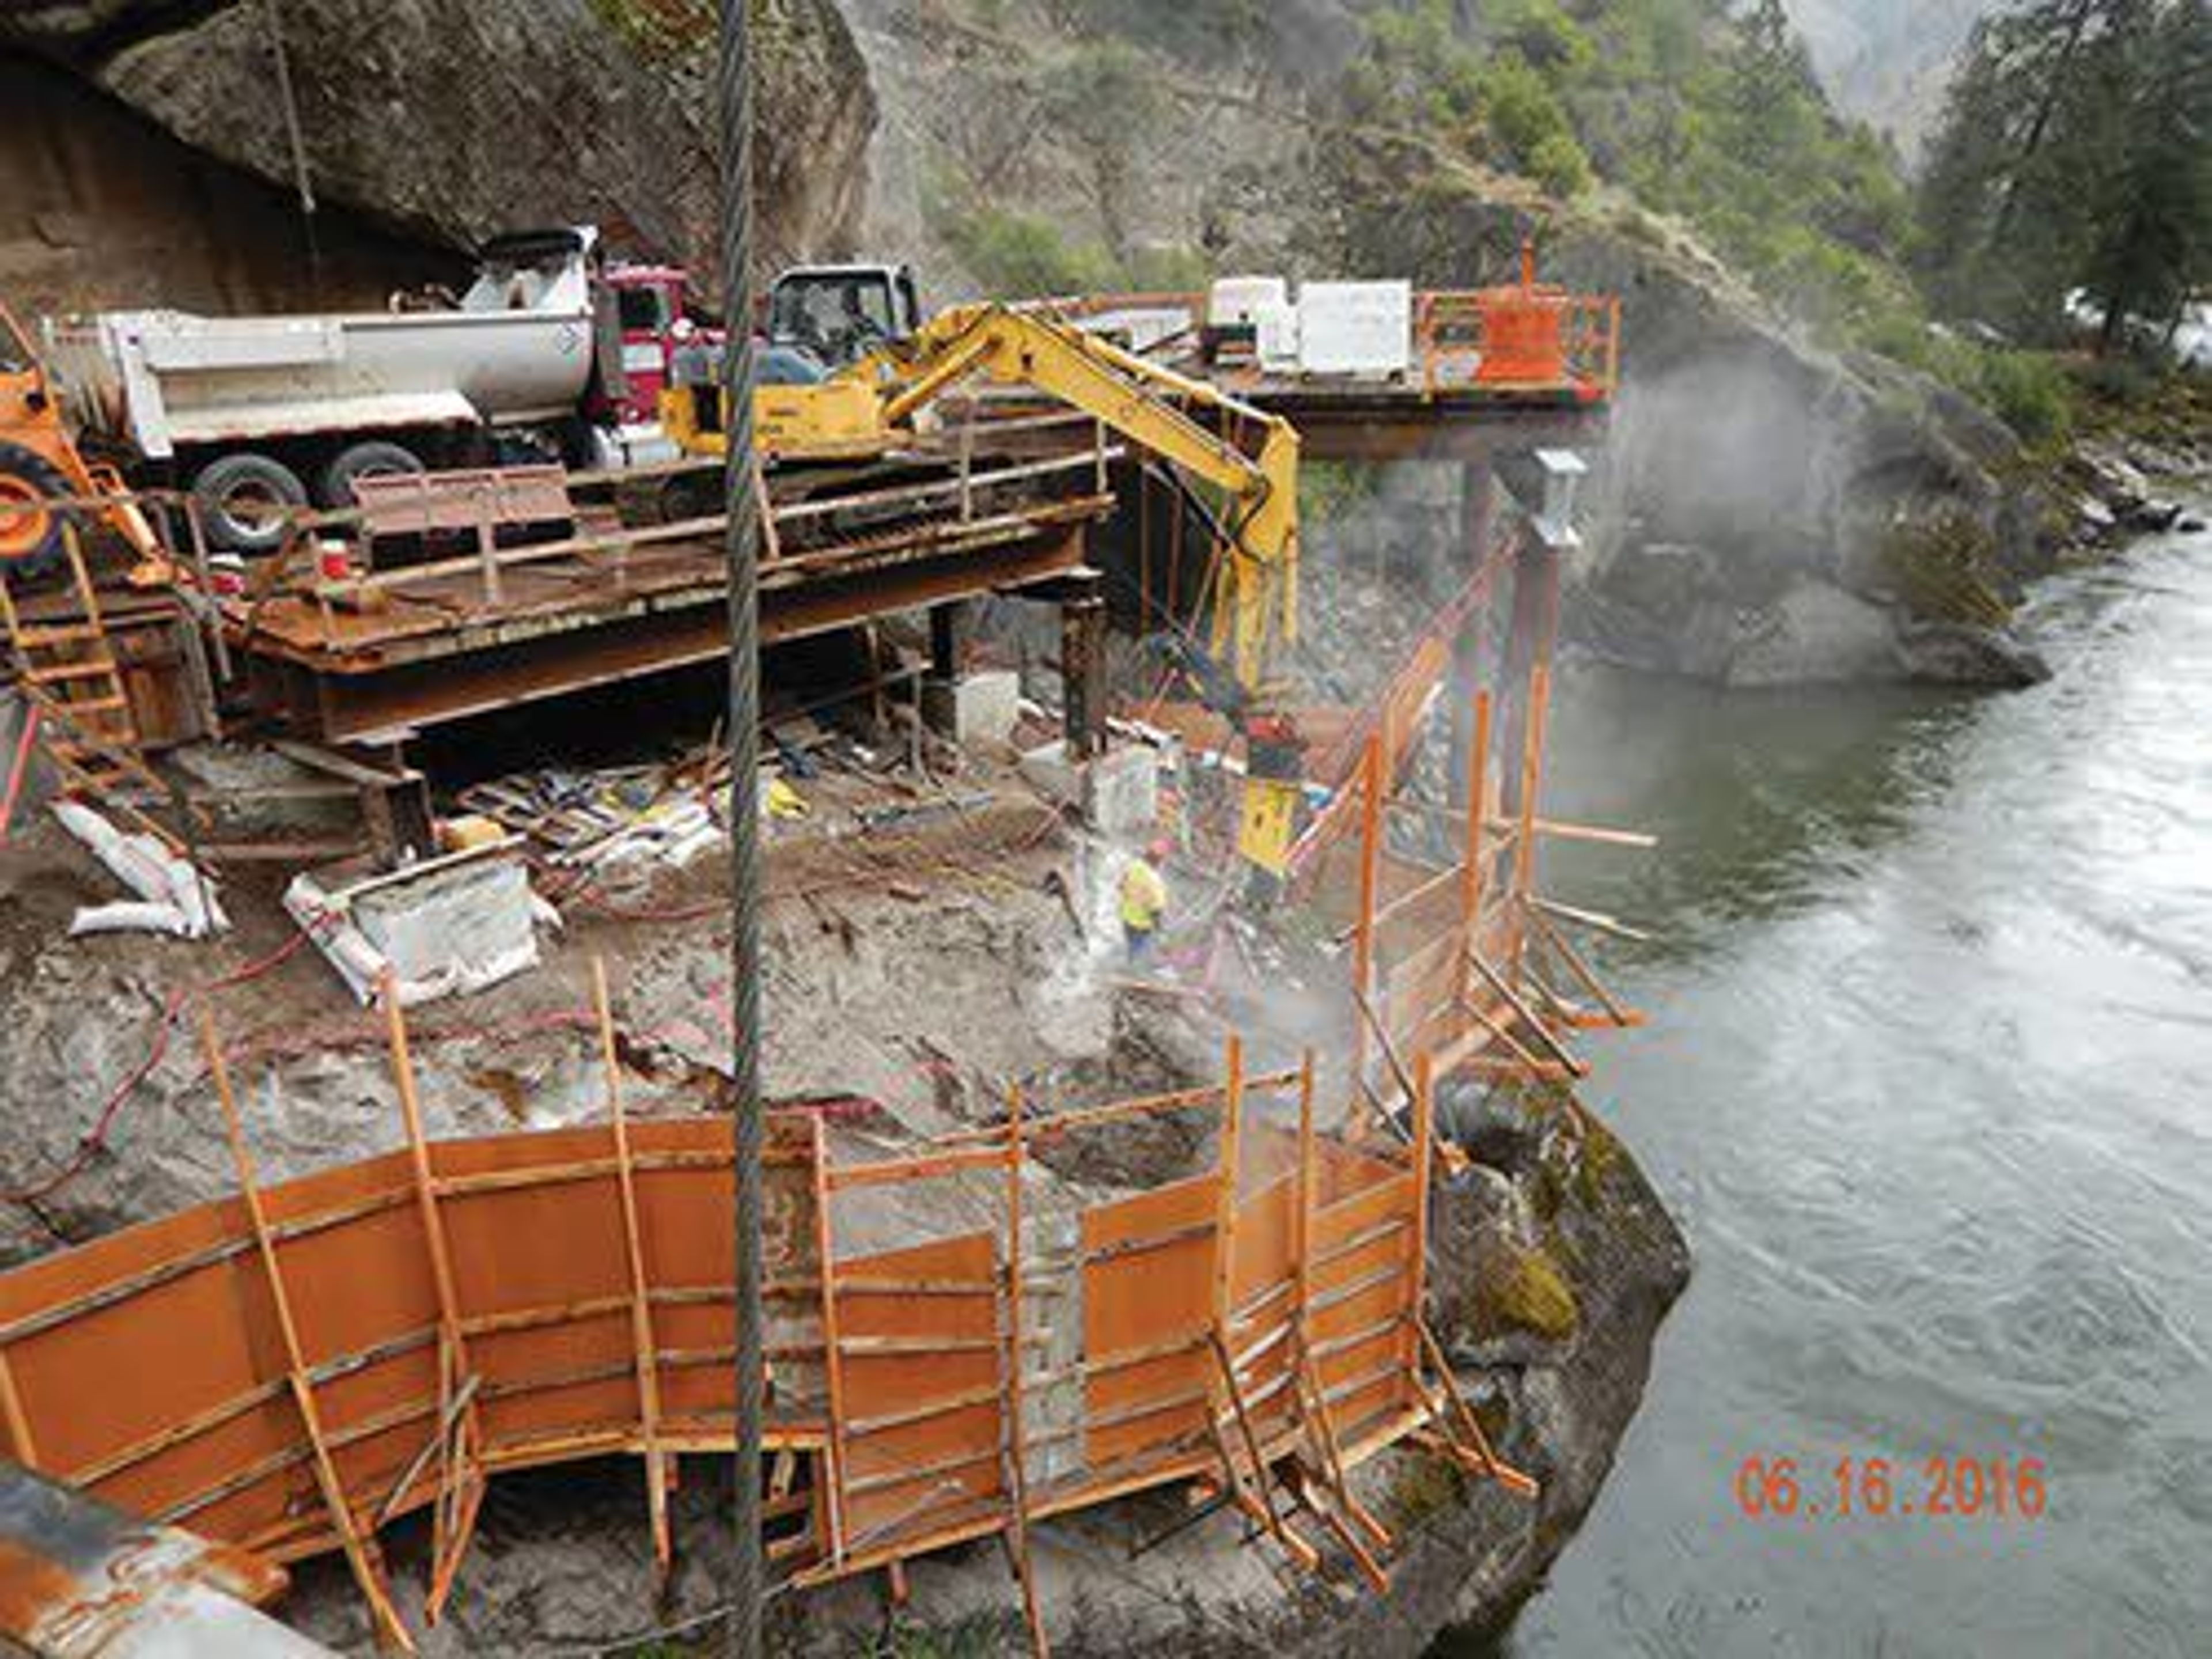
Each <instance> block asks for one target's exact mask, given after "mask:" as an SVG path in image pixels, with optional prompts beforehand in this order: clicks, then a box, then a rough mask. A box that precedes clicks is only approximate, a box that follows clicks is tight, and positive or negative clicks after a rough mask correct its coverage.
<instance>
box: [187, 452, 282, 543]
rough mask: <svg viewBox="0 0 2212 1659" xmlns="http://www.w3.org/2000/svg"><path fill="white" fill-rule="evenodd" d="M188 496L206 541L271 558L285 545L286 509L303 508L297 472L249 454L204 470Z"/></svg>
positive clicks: (268, 457)
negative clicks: (204, 528) (197, 507)
mask: <svg viewBox="0 0 2212 1659" xmlns="http://www.w3.org/2000/svg"><path fill="white" fill-rule="evenodd" d="M192 495H193V496H194V498H195V499H197V501H198V502H199V504H200V513H201V517H202V520H204V523H205V524H206V526H207V536H208V540H209V542H210V544H213V545H214V546H216V547H219V548H222V549H223V550H225V551H227V552H231V553H274V552H275V551H276V550H277V549H278V548H280V547H282V546H283V544H284V521H285V519H286V517H287V509H289V508H291V507H305V506H306V505H307V486H306V485H305V484H303V483H301V482H300V475H299V474H298V473H296V472H295V471H292V469H291V468H290V467H289V466H287V465H284V463H283V462H282V461H280V460H278V459H276V458H275V457H274V456H272V455H263V454H258V453H256V452H254V451H252V450H250V449H249V450H240V452H239V453H236V454H234V455H224V456H221V457H219V458H217V459H215V460H212V461H210V462H209V463H208V464H207V465H205V466H204V467H202V468H201V469H200V472H199V476H198V477H197V478H195V479H193V480H192Z"/></svg>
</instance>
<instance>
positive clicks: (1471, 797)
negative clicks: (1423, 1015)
mask: <svg viewBox="0 0 2212 1659" xmlns="http://www.w3.org/2000/svg"><path fill="white" fill-rule="evenodd" d="M1490 718H1491V708H1490V693H1489V692H1487V691H1477V692H1476V693H1475V694H1474V743H1473V746H1472V748H1471V749H1470V750H1469V752H1468V760H1467V823H1466V834H1467V850H1466V853H1465V859H1466V862H1465V863H1463V864H1462V866H1460V890H1459V931H1460V939H1461V941H1462V945H1461V950H1462V954H1461V956H1460V958H1459V961H1458V963H1457V968H1458V972H1457V974H1456V975H1455V979H1456V983H1455V986H1454V987H1453V994H1454V996H1455V998H1456V1000H1459V1001H1461V1002H1465V1001H1466V1000H1468V993H1469V991H1470V990H1471V989H1472V988H1473V985H1472V981H1471V978H1470V975H1472V973H1473V971H1474V969H1473V967H1472V964H1470V963H1468V960H1467V957H1466V954H1465V953H1466V952H1467V951H1472V950H1474V948H1475V946H1476V942H1477V938H1478V935H1477V933H1476V928H1477V927H1478V925H1479V924H1480V921H1481V918H1482V896H1483V894H1482V888H1483V875H1484V871H1483V867H1482V864H1483V860H1484V859H1485V858H1486V857H1487V856H1488V854H1486V852H1485V851H1484V850H1483V844H1482V837H1483V829H1484V826H1485V824H1486V823H1487V821H1488V819H1489V817H1490Z"/></svg>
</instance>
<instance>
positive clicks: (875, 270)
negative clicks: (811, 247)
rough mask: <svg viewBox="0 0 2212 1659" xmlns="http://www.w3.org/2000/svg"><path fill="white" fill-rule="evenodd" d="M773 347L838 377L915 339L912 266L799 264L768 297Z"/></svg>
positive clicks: (917, 321) (917, 320) (917, 318)
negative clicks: (871, 356) (796, 354)
mask: <svg viewBox="0 0 2212 1659" xmlns="http://www.w3.org/2000/svg"><path fill="white" fill-rule="evenodd" d="M767 322H768V329H767V332H768V343H769V345H770V346H772V347H781V348H786V349H793V350H798V351H803V352H805V354H806V355H807V356H809V357H811V358H812V359H813V360H814V361H815V362H817V363H819V364H820V365H821V366H822V368H823V370H824V371H825V372H829V373H835V372H836V370H838V369H841V368H844V367H846V366H847V365H848V364H849V363H853V362H857V361H859V360H860V358H862V357H864V356H866V355H867V354H868V353H869V352H871V351H873V350H875V349H877V348H878V347H879V346H884V345H891V344H896V343H898V342H900V341H902V340H908V339H911V338H912V337H914V334H915V331H916V330H917V329H919V328H920V327H921V299H920V297H919V295H917V294H916V292H915V283H914V269H913V267H912V266H910V265H794V266H793V267H792V269H790V270H787V271H785V272H784V273H783V274H782V275H781V276H778V277H777V278H776V279H775V283H774V284H773V285H772V286H771V287H770V288H769V295H768V319H767Z"/></svg>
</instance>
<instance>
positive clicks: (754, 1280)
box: [716, 0, 767, 1659]
mask: <svg viewBox="0 0 2212 1659" xmlns="http://www.w3.org/2000/svg"><path fill="white" fill-rule="evenodd" d="M748 9H749V5H748V0H723V4H722V19H721V31H720V39H721V52H720V63H719V65H718V73H717V81H716V92H717V99H718V108H719V112H720V126H721V158H722V219H721V230H722V238H721V254H722V292H723V295H724V299H723V306H722V318H723V324H724V326H725V327H726V330H727V331H728V338H727V343H726V346H725V348H724V351H723V356H722V364H723V385H724V387H725V388H726V392H727V398H726V411H727V412H726V416H725V421H726V425H725V430H726V432H727V434H728V438H729V445H728V449H729V453H728V457H727V460H726V465H725V469H724V475H723V477H724V484H723V494H724V497H725V504H726V508H727V511H728V514H729V526H728V530H727V532H726V535H727V543H726V545H727V551H728V556H729V577H730V714H729V723H728V731H729V734H730V969H731V982H730V1000H731V1012H732V1017H733V1018H732V1025H733V1026H734V1028H735V1029H734V1032H733V1039H732V1052H731V1056H730V1111H731V1115H732V1139H733V1142H734V1146H733V1151H734V1153H735V1157H734V1158H733V1160H732V1164H733V1180H734V1184H735V1188H736V1190H735V1193H734V1194H733V1196H734V1200H735V1202H734V1204H733V1206H732V1208H733V1211H734V1227H733V1234H734V1237H732V1245H733V1246H734V1249H735V1253H736V1257H737V1260H736V1263H735V1266H736V1274H735V1279H736V1287H737V1376H736V1378H735V1382H736V1385H737V1428H738V1452H737V1468H736V1470H735V1478H736V1503H735V1504H734V1505H733V1507H732V1514H731V1521H732V1526H733V1527H734V1528H735V1534H736V1536H735V1543H734V1546H733V1548H732V1558H731V1563H730V1566H731V1571H730V1619H729V1625H728V1631H729V1651H730V1653H731V1654H732V1656H735V1659H760V1656H761V1655H762V1654H763V1651H764V1649H763V1633H762V1624H761V1608H762V1603H763V1592H764V1589H765V1583H766V1577H767V1573H766V1562H765V1560H764V1559H763V1554H762V1544H761V1496H760V1494H761V1440H762V1436H763V1419H764V1416H765V1408H766V1405H767V1401H766V1398H765V1388H764V1378H763V1375H762V1358H763V1356H762V1341H761V1153H762V1139H763V1128H764V1113H763V1107H762V1101H761V1064H760V1027H761V926H760V892H761V838H760V592H759V583H758V575H759V572H758V562H759V557H760V504H759V502H758V501H757V499H756V495H755V492H756V489H757V486H758V482H759V479H758V475H757V472H756V471H755V470H754V459H753V378H754V365H753V337H752V319H753V304H752V277H751V259H752V252H753V231H752V183H753V176H752V61H751V58H752V54H751V42H750V38H749V36H750V30H749V27H748V18H747V12H748Z"/></svg>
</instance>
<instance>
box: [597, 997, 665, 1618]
mask: <svg viewBox="0 0 2212 1659" xmlns="http://www.w3.org/2000/svg"><path fill="white" fill-rule="evenodd" d="M592 1009H593V1012H595V1013H596V1014H597V1016H598V1018H599V1064H600V1066H602V1068H603V1069H604V1070H605V1073H606V1085H607V1115H608V1116H609V1118H610V1119H611V1122H612V1126H613V1131H614V1143H615V1178H616V1182H617V1186H618V1188H619V1189H620V1192H621V1195H622V1218H623V1260H624V1261H625V1262H626V1263H627V1264H628V1267H629V1327H630V1343H631V1347H632V1349H633V1351H634V1352H635V1356H636V1362H637V1408H638V1436H639V1438H640V1439H641V1440H642V1441H643V1442H644V1446H645V1494H646V1498H645V1501H646V1512H647V1519H648V1521H649V1522H650V1523H651V1525H652V1528H653V1560H654V1561H655V1562H656V1563H657V1564H658V1565H659V1570H660V1576H661V1578H662V1580H663V1581H664V1582H665V1580H666V1579H667V1577H668V1569H669V1565H670V1562H671V1556H672V1547H671V1543H670V1540H669V1531H668V1487H669V1474H670V1469H669V1464H668V1459H667V1457H666V1455H665V1453H663V1451H662V1450H661V1449H660V1358H659V1346H658V1344H657V1343H656V1341H655V1340H654V1337H653V1306H652V1302H651V1299H650V1298H651V1291H650V1288H649V1287H650V1285H651V1283H652V1280H651V1278H650V1276H649V1275H648V1274H647V1272H646V1265H645V1244H644V1240H643V1238H642V1237H641V1233H640V1231H639V1227H638V1219H637V1181H636V1175H635V1170H633V1169H632V1167H631V1164H630V1155H629V1117H628V1115H627V1114H626V1113H625V1111H624V1109H623V1091H622V1061H621V1060H620V1059H619V1058H618V1057H617V1055H616V1053H615V1020H614V1011H613V1009H612V1008H611V1006H609V1004H608V1000H607V965H606V963H605V961H604V960H603V959H602V958H600V957H592Z"/></svg>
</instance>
